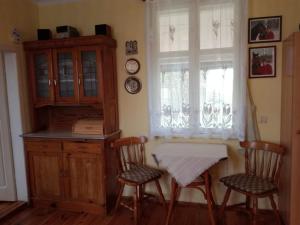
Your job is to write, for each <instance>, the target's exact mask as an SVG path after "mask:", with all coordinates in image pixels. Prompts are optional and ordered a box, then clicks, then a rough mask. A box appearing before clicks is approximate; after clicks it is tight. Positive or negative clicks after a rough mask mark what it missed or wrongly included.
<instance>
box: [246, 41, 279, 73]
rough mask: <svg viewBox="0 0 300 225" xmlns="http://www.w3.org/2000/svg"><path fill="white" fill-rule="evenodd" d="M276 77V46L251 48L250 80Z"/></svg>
mask: <svg viewBox="0 0 300 225" xmlns="http://www.w3.org/2000/svg"><path fill="white" fill-rule="evenodd" d="M263 77H276V46H268V47H256V48H249V78H263Z"/></svg>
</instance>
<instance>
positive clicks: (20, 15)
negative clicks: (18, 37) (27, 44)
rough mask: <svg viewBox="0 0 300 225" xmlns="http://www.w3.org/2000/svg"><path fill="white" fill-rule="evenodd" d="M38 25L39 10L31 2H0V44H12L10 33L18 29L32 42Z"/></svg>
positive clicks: (25, 0)
mask: <svg viewBox="0 0 300 225" xmlns="http://www.w3.org/2000/svg"><path fill="white" fill-rule="evenodd" d="M37 24H38V8H37V6H36V5H35V4H34V3H33V1H31V0H22V1H20V0H1V1H0V27H1V32H0V44H2V45H3V44H11V36H10V33H11V31H12V29H13V28H17V30H18V31H20V32H21V34H22V36H23V37H24V39H23V40H32V39H34V38H35V33H36V29H37Z"/></svg>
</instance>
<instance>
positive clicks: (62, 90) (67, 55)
mask: <svg viewBox="0 0 300 225" xmlns="http://www.w3.org/2000/svg"><path fill="white" fill-rule="evenodd" d="M75 74H76V71H75V56H74V52H73V50H70V49H67V50H59V51H55V75H56V79H55V84H56V102H57V103H68V102H69V103H75V102H76V85H75V81H76V83H77V79H76V76H75Z"/></svg>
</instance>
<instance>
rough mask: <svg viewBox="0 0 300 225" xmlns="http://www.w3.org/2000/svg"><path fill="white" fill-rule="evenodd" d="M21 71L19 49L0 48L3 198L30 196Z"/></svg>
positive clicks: (0, 193) (0, 177) (0, 196)
mask: <svg viewBox="0 0 300 225" xmlns="http://www.w3.org/2000/svg"><path fill="white" fill-rule="evenodd" d="M18 72H19V66H18V57H17V52H16V51H11V50H7V51H5V50H2V51H1V49H0V201H16V200H25V201H26V200H27V188H26V175H25V162H24V151H23V149H24V147H23V140H22V138H21V137H20V135H21V134H22V133H23V126H22V119H21V104H20V93H19V79H18V78H19V76H18V75H19V74H18ZM24 183H25V185H24ZM18 186H19V187H20V186H23V187H21V188H19V187H18ZM24 186H25V187H24Z"/></svg>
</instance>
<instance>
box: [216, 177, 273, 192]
mask: <svg viewBox="0 0 300 225" xmlns="http://www.w3.org/2000/svg"><path fill="white" fill-rule="evenodd" d="M220 181H221V182H223V183H224V184H225V185H226V186H228V187H231V188H234V189H238V190H240V191H244V192H248V193H251V194H264V193H267V192H271V191H275V190H277V186H276V185H275V184H273V183H272V182H270V181H269V180H267V179H263V178H261V177H257V176H251V175H247V174H235V175H232V176H228V177H223V178H221V179H220Z"/></svg>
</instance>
